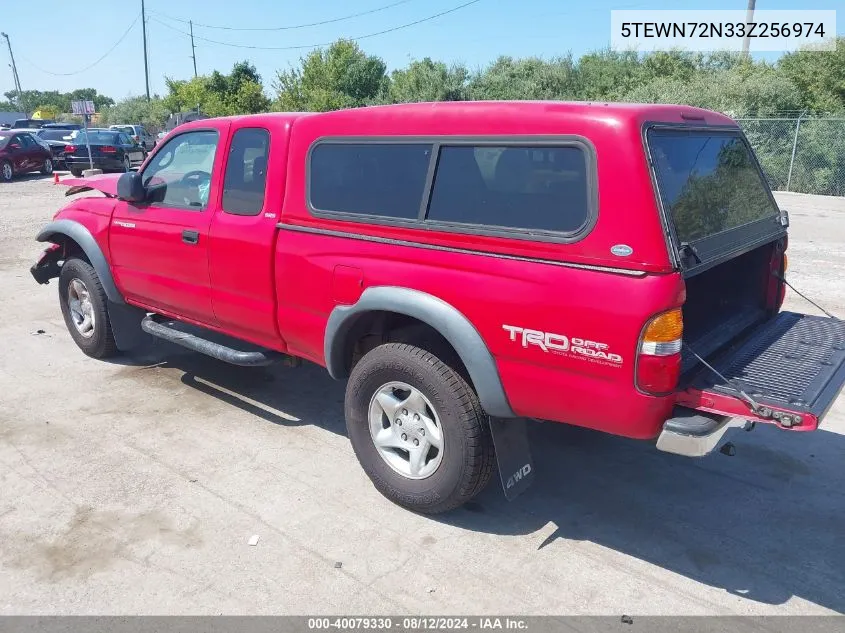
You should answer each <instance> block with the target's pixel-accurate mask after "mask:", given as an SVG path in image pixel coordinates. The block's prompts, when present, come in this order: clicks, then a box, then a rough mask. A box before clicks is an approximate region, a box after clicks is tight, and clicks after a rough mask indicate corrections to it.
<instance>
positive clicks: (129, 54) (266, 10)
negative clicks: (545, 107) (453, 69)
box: [0, 0, 845, 100]
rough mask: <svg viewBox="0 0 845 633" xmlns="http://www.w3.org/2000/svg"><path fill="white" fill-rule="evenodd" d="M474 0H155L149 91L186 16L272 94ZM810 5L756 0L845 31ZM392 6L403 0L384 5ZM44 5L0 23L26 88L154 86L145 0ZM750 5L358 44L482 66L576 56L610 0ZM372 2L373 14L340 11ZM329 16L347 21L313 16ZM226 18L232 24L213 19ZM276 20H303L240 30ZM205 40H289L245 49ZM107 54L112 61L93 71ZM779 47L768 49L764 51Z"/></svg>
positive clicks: (177, 46) (470, 11)
mask: <svg viewBox="0 0 845 633" xmlns="http://www.w3.org/2000/svg"><path fill="white" fill-rule="evenodd" d="M467 2H470V0H311V1H310V2H309V1H303V0H297V1H293V2H292V1H290V0H275V1H274V0H236V2H231V1H230V0H178V1H173V0H146V11H147V42H148V60H149V73H150V91H151V93H159V94H164V93H166V89H165V83H164V77H165V76H169V77H173V78H177V79H189V78H190V77H192V76H193V63H192V61H191V42H190V37H189V36H188V35H187V32H188V30H189V25H188V24H187V20H193V21H194V22H195V24H194V36H195V43H196V59H197V71H198V73H199V74H201V75H202V74H208V73H210V72H211V71H213V70H220V71H222V72H228V71H229V70H230V69H231V67H232V65H233V64H234V63H235V62H237V61H240V60H244V59H245V60H249V61H250V62H252V63H253V64H255V66H256V67H257V68H258V71H259V73H260V74H261V76H262V78H263V80H264V84H265V87H266V89H267V91H268V93H269V95H270V96H273V95H272V89H271V83H272V80H273V78H274V77H275V74H276V71H277V70H279V69H286V68H288V67H289V66H291V65H296V64H297V63H298V61H299V59H300V58H301V57H302V56H304V55H306V54H307V53H308V51H309V50H310V49H311V48H312V47H313V45H315V44H328V43H330V42H332V41H334V40H336V39H338V38H340V37H345V38H352V39H356V38H359V37H361V36H365V35H369V34H373V33H377V32H380V31H385V30H388V29H394V28H396V27H401V26H403V25H406V24H409V23H412V22H416V21H418V20H422V19H425V18H428V17H430V16H433V15H435V14H438V13H441V12H445V11H449V10H451V9H454V8H456V7H458V6H459V5H462V4H466V3H467ZM807 3H808V0H757V8H758V10H759V9H798V8H802V7H807V8H813V9H835V10H838V11H839V13H838V16H837V17H838V18H839V20H838V22H837V31H838V32H839V33H840V34H843V33H845V0H812V1H811V2H810V4H809V6H808V4H807ZM386 5H394V6H390V7H388V8H385V9H383V10H378V9H380V8H381V7H385V6H386ZM34 6H36V5H33V4H32V3H28V2H21V1H19V0H0V31H4V32H6V33H7V34H8V35H9V37H10V39H11V43H12V50H13V53H14V55H15V61H16V62H17V66H18V75H19V77H20V82H21V87H22V89H23V90H28V89H37V90H59V91H63V92H64V91H69V90H73V89H75V88H88V87H93V88H96V89H97V90H98V91H99V92H101V93H103V94H106V95H108V96H110V97H112V98H114V99H116V100H117V99H121V98H124V97H127V96H133V95H140V94H144V91H145V88H144V61H143V60H144V58H143V44H142V42H143V39H142V33H141V20H140V19H139V18H140V10H141V0H120V1H118V0H110V1H103V0H88V1H87V2H86V3H84V4H68V3H67V2H66V1H65V0H62V1H59V0H40V1H39V2H38V3H37V9H34V8H33V7H34ZM745 7H746V0H708V1H695V0H650V1H648V2H637V1H636V0H472V2H471V4H469V5H468V6H464V7H463V8H459V9H457V10H454V11H452V12H450V13H447V14H444V15H441V16H440V17H437V18H434V19H431V20H428V21H425V22H421V23H419V24H414V25H412V26H408V27H407V28H399V29H397V30H394V31H392V32H390V33H385V34H381V35H375V36H373V37H366V38H363V39H360V40H359V44H360V45H361V47H362V48H363V49H364V51H366V52H367V53H369V54H374V55H378V56H379V57H381V58H382V59H383V60H384V61H385V62H386V63H387V65H388V69H394V68H400V67H402V66H405V65H407V64H408V62H409V61H411V60H414V59H422V58H423V57H431V58H433V59H436V60H442V61H446V62H461V63H464V64H466V65H467V66H468V67H469V68H471V69H473V70H474V69H477V68H481V67H483V66H485V65H486V64H488V63H489V62H491V61H493V60H494V59H495V58H497V57H498V56H500V55H511V56H514V57H526V56H539V57H545V58H551V57H555V56H559V55H565V54H566V53H568V52H572V54H573V55H575V56H576V57H577V56H579V55H581V54H584V53H586V52H589V51H591V50H595V49H599V48H603V47H606V46H608V44H609V41H610V11H611V9H704V8H706V9H745ZM34 11H35V12H37V17H36V15H34V13H33V12H34ZM366 11H371V12H370V13H368V14H367V15H361V16H359V17H355V18H352V19H339V20H337V18H343V17H345V16H349V15H350V14H355V13H362V12H366ZM83 12H84V16H86V17H83ZM327 20H336V21H333V22H330V23H328V24H322V25H318V26H302V25H305V24H311V23H314V22H321V21H327ZM201 25H203V26H201ZM221 26H222V27H227V28H226V29H222V28H209V27H221ZM274 27H294V28H286V29H284V30H275V31H262V30H235V29H266V28H274ZM127 29H128V32H127ZM124 34H125V37H123V38H122V39H121V37H122V36H123V35H124ZM200 38H205V39H200ZM206 40H215V41H217V42H226V43H231V44H238V45H240V46H244V47H249V46H258V47H284V48H286V49H287V50H258V49H250V48H237V47H232V46H224V45H221V44H218V43H212V42H209V41H206ZM117 42H119V43H117ZM116 43H117V45H116V46H115V47H114V49H113V50H111V52H109V50H110V49H111V48H112V46H113V45H115V44H116ZM0 47H2V50H0V60H2V62H3V63H2V64H0V93H4V92H6V91H9V90H13V89H14V84H13V79H12V71H11V68H10V67H9V66H8V61H9V58H8V51H7V50H6V47H5V41H4V40H2V39H0ZM290 47H298V48H290ZM106 53H108V54H106ZM103 55H105V57H104V58H103V59H102V61H100V62H99V63H97V64H96V65H94V66H93V67H90V68H88V69H87V70H84V69H85V68H86V67H88V66H90V65H91V64H93V63H94V62H96V61H97V60H98V59H100V58H101V57H102V56H103ZM776 56H777V55H776V54H768V55H767V56H766V57H765V58H766V59H773V58H776Z"/></svg>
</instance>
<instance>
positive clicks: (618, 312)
mask: <svg viewBox="0 0 845 633" xmlns="http://www.w3.org/2000/svg"><path fill="white" fill-rule="evenodd" d="M602 105H603V104H553V103H551V104H540V103H533V104H527V105H526V104H518V103H508V104H451V105H448V106H443V105H431V104H429V105H426V104H418V106H414V107H411V106H396V107H395V108H391V107H387V108H384V109H382V110H380V111H379V112H373V111H370V112H368V113H365V114H363V115H362V114H359V113H356V112H355V111H354V110H348V111H344V112H335V113H330V114H326V115H316V116H313V117H306V118H304V119H301V120H297V121H296V123H295V124H294V126H293V131H292V136H291V147H290V160H289V163H288V173H287V193H286V197H285V202H284V206H283V212H282V220H283V222H282V226H283V227H284V226H285V225H287V226H288V227H290V228H282V229H281V231H280V233H279V236H278V242H277V250H276V257H277V259H276V271H277V272H276V284H277V287H276V289H277V293H278V301H279V328H280V332H281V333H282V335H283V337H284V338H285V339H286V340H287V341H288V345H289V349H290V350H291V351H293V352H294V353H297V354H299V355H302V356H304V357H306V358H310V359H312V360H314V361H315V362H319V363H324V358H323V342H324V341H323V337H324V334H325V326H326V321H327V318H328V315H329V313H330V312H331V310H332V309H333V308H334V306H335V305H337V304H341V303H354V301H355V299H356V296H355V293H354V292H351V290H354V288H350V280H352V281H353V282H354V283H355V284H357V285H358V286H359V289H358V294H360V292H361V291H363V289H365V288H367V287H371V286H381V285H387V286H402V287H405V288H411V289H415V290H419V291H422V292H426V293H429V294H432V295H434V296H436V297H438V298H440V299H442V300H443V301H446V302H447V303H449V304H451V305H452V306H454V307H455V308H456V309H457V310H459V311H460V312H462V313H463V314H464V315H465V316H466V317H467V318H468V319H469V321H470V322H471V323H472V324H473V325H474V326H475V327H476V328H477V329H478V331H479V333H480V334H481V336H482V337H483V339H484V340H485V342H486V343H487V346H488V348H489V349H490V351H491V353H492V354H493V356H494V358H495V361H496V363H497V367H498V370H499V374H500V376H501V379H502V381H503V384H504V387H505V391H506V394H507V397H508V399H509V402H510V404H511V407H512V408H513V410H514V411H515V412H516V413H517V414H518V415H520V416H524V417H531V418H540V419H549V420H556V421H561V422H567V423H571V424H576V425H581V426H587V427H591V428H596V429H600V430H603V431H607V432H610V433H614V434H618V435H624V436H629V437H635V438H652V437H654V436H656V435H657V434H658V433H659V430H660V427H661V425H662V423H663V422H664V421H665V419H666V418H667V417H669V415H670V411H671V408H672V406H673V404H674V397H673V396H667V397H652V396H647V395H645V394H642V393H641V392H639V391H638V390H637V388H636V386H635V365H636V352H637V345H638V341H639V336H640V333H641V331H642V328H643V326H644V325H645V323H646V322H647V321H648V319H649V318H651V317H652V316H654V315H655V314H656V313H659V312H661V311H664V310H668V309H670V308H673V307H677V306H679V305H681V304H682V303H683V299H684V285H683V281H682V279H681V278H680V276H679V275H678V274H677V273H675V272H674V270H673V264H672V261H671V260H670V257H669V253H668V249H667V242H666V240H667V238H666V234H665V230H664V226H663V223H662V221H661V218H660V212H659V209H658V206H657V201H656V198H655V192H654V189H653V186H652V182H651V174H650V170H649V165H648V161H647V158H646V154H645V151H644V147H643V140H642V130H643V125H644V124H645V123H646V121H647V120H649V117H655V118H657V119H661V120H664V119H665V120H670V121H678V122H680V121H681V112H680V111H679V109H678V108H676V107H671V106H670V107H666V108H665V109H660V108H652V109H651V110H650V111H649V112H648V113H645V114H644V113H643V112H642V108H639V107H636V106H631V107H630V108H629V107H627V106H615V107H614V108H605V107H602ZM688 110H692V109H688ZM696 112H697V113H698V112H703V111H696ZM403 113H407V114H403ZM706 116H710V114H707V115H706ZM715 116H718V115H715ZM402 135H409V136H438V137H443V139H441V140H442V142H443V143H444V144H448V138H447V137H448V136H449V135H456V136H460V137H462V138H464V139H466V138H467V137H472V136H479V137H484V138H490V137H491V136H502V137H508V136H512V135H518V136H522V137H524V136H532V135H536V136H538V137H543V138H545V139H548V138H549V137H553V136H555V135H575V136H579V137H581V138H583V139H584V140H585V141H586V142H588V143H589V144H591V145H592V146H593V147H594V148H595V153H596V172H597V173H596V177H597V182H598V211H597V218H596V220H595V225H594V227H593V228H592V230H591V231H590V232H589V233H587V234H586V235H584V236H582V237H580V238H579V239H577V240H574V241H572V240H570V241H565V240H564V241H560V242H540V241H536V240H525V239H508V238H505V237H494V236H489V235H479V234H472V233H471V232H467V233H446V232H443V231H439V230H434V229H432V228H431V227H425V226H420V227H409V226H390V225H375V224H372V223H370V224H368V223H365V222H353V221H348V220H343V219H339V218H326V217H316V216H315V215H314V214H312V213H311V212H310V210H309V209H308V207H307V202H306V173H305V170H306V164H307V153H308V149H309V147H310V146H311V145H312V144H313V143H314V142H315V141H317V140H319V139H324V138H326V137H335V136H356V137H367V136H371V137H379V136H391V137H396V136H402ZM297 229H305V230H323V231H325V230H329V231H337V232H345V233H346V234H348V237H338V236H332V235H326V234H314V233H307V232H302V231H301V230H297ZM360 237H367V238H374V239H376V240H381V241H379V242H373V241H366V240H364V239H356V238H360ZM386 240H389V242H388V241H386ZM415 244H416V245H420V246H422V247H420V246H415ZM621 244H624V245H626V246H628V247H629V248H630V251H631V253H630V255H628V256H626V257H622V256H617V255H615V254H614V253H613V252H612V249H613V247H614V246H616V245H621ZM425 247H429V248H425ZM431 247H436V248H441V249H442V250H432V248H431ZM446 249H461V251H456V250H446ZM466 251H469V252H466ZM565 264H569V265H570V266H567V265H565ZM571 265H576V266H578V265H581V266H587V267H593V268H594V269H586V268H574V267H571ZM337 267H342V268H340V269H339V270H340V274H338V272H336V270H338V268H337ZM608 268H613V269H625V270H627V271H631V272H633V271H636V272H638V273H640V274H639V275H628V274H620V273H618V272H610V271H608V270H607V269H608ZM353 273H354V274H353ZM504 326H513V327H516V328H524V329H531V330H535V331H538V332H540V333H551V334H553V335H562V336H565V337H567V339H568V340H569V341H570V342H572V341H576V340H578V339H581V340H584V341H592V342H594V343H596V344H599V345H603V346H606V347H603V348H602V349H603V350H604V351H605V352H606V353H612V354H616V355H618V357H620V358H621V362H615V363H614V362H606V361H605V359H600V358H596V357H592V358H590V357H588V356H586V355H585V354H579V353H572V352H571V351H570V352H569V353H565V352H562V350H557V352H562V353H555V350H550V349H547V350H544V349H542V348H541V347H540V346H537V345H533V344H528V345H523V341H522V339H521V337H520V336H519V335H515V336H513V338H512V333H511V331H510V330H508V329H506V328H505V327H504ZM554 340H560V339H554ZM573 345H574V343H573Z"/></svg>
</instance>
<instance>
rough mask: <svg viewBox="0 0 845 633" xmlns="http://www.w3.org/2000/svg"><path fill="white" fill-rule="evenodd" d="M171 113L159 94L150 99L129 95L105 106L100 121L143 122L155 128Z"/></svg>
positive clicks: (109, 123) (114, 122)
mask: <svg viewBox="0 0 845 633" xmlns="http://www.w3.org/2000/svg"><path fill="white" fill-rule="evenodd" d="M169 114H170V112H169V111H168V109H167V106H166V105H165V103H164V100H163V99H162V98H161V97H159V96H158V95H156V96H154V97H153V98H152V99H150V100H149V101H147V98H146V97H127V98H126V99H122V100H121V101H118V102H117V103H115V104H114V105H113V106H109V107H106V108H104V109H103V111H102V113H101V115H100V123H101V124H102V125H116V124H119V123H126V124H131V125H136V124H141V125H143V126H145V127H146V128H148V129H152V130H155V129H158V128H161V127H162V126H163V125H164V122H165V121H166V120H167V117H168V116H169Z"/></svg>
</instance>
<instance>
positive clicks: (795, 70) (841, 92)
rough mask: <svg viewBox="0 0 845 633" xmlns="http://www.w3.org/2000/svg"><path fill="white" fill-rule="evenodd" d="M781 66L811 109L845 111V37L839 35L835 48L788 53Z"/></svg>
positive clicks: (781, 60) (828, 112)
mask: <svg viewBox="0 0 845 633" xmlns="http://www.w3.org/2000/svg"><path fill="white" fill-rule="evenodd" d="M778 70H779V71H780V72H781V74H782V75H783V76H784V77H786V78H787V79H788V80H789V81H791V82H792V83H793V84H795V85H796V86H797V87H798V89H799V90H800V92H801V102H802V106H803V107H804V108H805V109H807V110H808V111H810V112H815V113H819V114H833V113H842V112H845V37H838V38H836V50H835V51H809V50H802V51H797V52H795V53H787V54H786V55H784V56H783V57H781V58H780V60H779V61H778Z"/></svg>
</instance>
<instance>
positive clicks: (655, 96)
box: [620, 64, 801, 118]
mask: <svg viewBox="0 0 845 633" xmlns="http://www.w3.org/2000/svg"><path fill="white" fill-rule="evenodd" d="M620 97H621V99H622V100H624V101H634V102H640V103H677V104H685V105H693V106H698V107H701V108H707V109H709V110H716V111H718V112H724V113H725V114H728V115H729V116H732V117H734V118H737V117H759V116H771V115H775V114H778V113H781V112H786V111H793V110H798V109H800V107H801V93H800V91H799V90H798V88H797V87H796V86H795V85H794V84H793V83H792V82H791V81H789V80H788V79H787V78H785V77H783V76H782V75H781V74H779V73H778V72H777V70H776V69H775V68H774V67H772V66H768V65H765V64H754V65H750V64H744V65H738V66H734V67H733V68H731V69H730V70H723V71H718V72H706V71H705V72H702V71H700V72H697V73H696V74H695V75H693V76H692V77H691V78H690V79H687V80H684V79H675V78H671V77H670V78H666V77H659V78H655V79H652V80H651V81H650V82H648V83H645V84H642V85H639V86H636V87H634V88H632V89H631V90H629V91H628V92H627V93H624V94H622V95H620Z"/></svg>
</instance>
